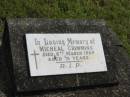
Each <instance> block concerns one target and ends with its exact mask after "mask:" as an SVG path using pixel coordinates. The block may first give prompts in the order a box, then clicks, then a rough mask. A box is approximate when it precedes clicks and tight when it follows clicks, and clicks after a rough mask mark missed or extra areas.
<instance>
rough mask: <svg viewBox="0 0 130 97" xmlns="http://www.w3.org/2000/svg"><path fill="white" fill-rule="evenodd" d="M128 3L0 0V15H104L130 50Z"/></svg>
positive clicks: (116, 0)
mask: <svg viewBox="0 0 130 97" xmlns="http://www.w3.org/2000/svg"><path fill="white" fill-rule="evenodd" d="M129 4H130V1H129V0H1V1H0V17H6V18H10V17H13V18H16V17H41V18H80V19H105V20H106V21H107V23H108V25H109V26H110V27H111V28H112V29H113V30H114V31H115V32H116V33H117V35H118V36H119V38H120V39H121V40H122V42H123V44H124V47H125V48H126V49H127V51H128V53H129V54H130V44H129V39H128V38H129V37H128V34H129V32H130V27H129V25H130V6H129ZM1 31H3V26H2V24H0V32H1Z"/></svg>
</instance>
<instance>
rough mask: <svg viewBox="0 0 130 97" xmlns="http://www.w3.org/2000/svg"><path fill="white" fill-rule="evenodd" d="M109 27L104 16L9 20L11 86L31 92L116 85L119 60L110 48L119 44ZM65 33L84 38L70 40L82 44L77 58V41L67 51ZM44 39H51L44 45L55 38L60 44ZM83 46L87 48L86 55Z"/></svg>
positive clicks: (7, 49) (6, 40)
mask: <svg viewBox="0 0 130 97" xmlns="http://www.w3.org/2000/svg"><path fill="white" fill-rule="evenodd" d="M109 32H110V31H109V29H108V28H107V27H106V25H105V23H104V22H103V21H95V20H93V21H92V20H91V21H90V20H68V19H66V20H51V19H9V20H7V23H6V30H5V33H4V39H3V47H4V50H5V53H6V54H5V58H6V59H5V60H6V64H7V66H8V70H9V73H10V78H11V80H12V87H13V90H14V91H15V93H24V92H26V93H31V92H38V91H44V92H46V91H55V90H66V89H77V88H81V87H85V88H93V87H100V86H112V85H117V84H118V80H117V78H116V76H117V69H116V65H117V63H115V62H114V59H113V58H112V56H113V55H112V54H111V48H112V47H114V45H121V44H120V43H118V42H117V41H115V40H114V39H113V37H111V36H110V35H109V34H110V33H109ZM40 39H41V40H40ZM67 39H68V40H69V39H73V40H74V39H75V40H77V41H79V40H80V42H76V43H79V44H78V45H77V44H76V45H75V44H71V45H70V49H69V50H71V49H72V46H74V47H77V46H78V49H80V50H77V51H81V52H77V53H76V54H78V55H81V56H80V58H79V57H77V58H75V56H76V55H75V53H72V52H73V51H74V49H76V48H74V47H73V49H72V51H71V52H68V53H66V52H67V50H68V49H67V44H64V42H67ZM59 40H60V41H59ZM113 40H114V41H113ZM45 41H46V42H47V41H50V44H47V43H46V45H49V46H50V45H51V46H53V45H55V44H57V45H58V46H59V48H58V47H55V48H52V47H51V48H50V47H47V48H43V47H46V46H45V43H41V42H45ZM52 41H53V42H52ZM73 42H74V43H75V41H73ZM89 42H91V44H89ZM81 43H82V44H81ZM61 45H63V47H60V46H61ZM91 45H93V46H92V47H91ZM39 46H40V47H39ZM86 46H87V47H86ZM80 47H81V48H80ZM93 49H94V50H93ZM40 50H41V52H40V53H39V52H37V51H40ZM46 50H47V51H46ZM51 50H54V51H52V52H53V55H51V54H52V53H45V52H51ZM69 50H68V51H69ZM60 51H61V52H60ZM83 51H84V52H85V51H89V52H85V54H86V55H84V57H83V55H82V53H83ZM56 52H60V54H59V53H56ZM95 52H96V53H95ZM49 54H50V56H51V57H48V56H49ZM56 54H57V55H56ZM73 54H74V55H73ZM67 55H68V56H67ZM37 56H41V57H37ZM46 56H47V57H46ZM52 56H53V57H52ZM59 56H60V57H59ZM72 59H73V60H72ZM75 59H76V60H75ZM94 59H95V60H94ZM81 60H83V62H81ZM86 60H88V61H87V62H86ZM85 62H86V63H85ZM60 63H65V64H60ZM70 63H71V65H70ZM81 63H82V64H81ZM38 66H40V67H38ZM53 66H54V67H53ZM56 66H57V67H56ZM58 66H59V67H58ZM66 66H69V67H66ZM82 66H83V67H82ZM85 66H86V67H85ZM96 66H97V67H96ZM98 66H99V67H98ZM71 67H72V68H71ZM83 68H85V69H83ZM87 68H88V69H87ZM37 69H39V70H37Z"/></svg>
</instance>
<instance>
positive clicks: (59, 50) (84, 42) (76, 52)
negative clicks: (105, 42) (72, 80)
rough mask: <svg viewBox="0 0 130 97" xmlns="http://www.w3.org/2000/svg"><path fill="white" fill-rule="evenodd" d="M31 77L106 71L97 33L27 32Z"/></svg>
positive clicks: (100, 42) (100, 41) (99, 37)
mask: <svg viewBox="0 0 130 97" xmlns="http://www.w3.org/2000/svg"><path fill="white" fill-rule="evenodd" d="M26 42H27V51H28V60H29V68H30V74H31V76H48V75H61V74H76V73H90V72H105V71H107V65H106V60H105V56H104V51H103V46H102V40H101V36H100V34H99V33H91V34H90V33H86V34H76V33H75V34H72V33H69V34H68V33H67V34H26Z"/></svg>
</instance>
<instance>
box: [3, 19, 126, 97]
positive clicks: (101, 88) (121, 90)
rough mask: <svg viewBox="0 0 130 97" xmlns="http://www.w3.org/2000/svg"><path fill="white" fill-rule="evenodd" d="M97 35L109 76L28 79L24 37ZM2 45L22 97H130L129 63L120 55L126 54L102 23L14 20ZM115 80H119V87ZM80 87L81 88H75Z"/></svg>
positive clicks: (8, 23) (105, 74)
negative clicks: (35, 35)
mask: <svg viewBox="0 0 130 97" xmlns="http://www.w3.org/2000/svg"><path fill="white" fill-rule="evenodd" d="M97 32H98V33H101V36H102V40H103V46H104V51H105V57H106V61H107V65H108V70H109V71H108V72H106V73H91V74H73V75H64V76H63V75H62V76H47V77H35V78H31V77H30V76H29V68H28V62H27V52H26V42H25V33H97ZM3 44H4V45H3V46H4V51H5V52H6V54H5V55H6V62H7V64H8V68H9V72H10V76H11V78H12V80H13V87H15V88H14V90H16V91H17V92H19V93H20V92H22V93H20V94H19V96H20V95H21V96H20V97H23V94H24V95H25V96H26V95H31V96H26V97H57V96H59V97H75V96H78V97H86V96H87V97H98V96H99V97H106V95H108V97H127V95H128V90H127V87H128V86H127V85H128V75H127V72H126V71H125V70H126V69H127V63H125V61H122V59H123V60H126V58H124V57H123V56H122V55H121V54H124V53H122V51H123V50H122V47H121V46H122V44H121V43H120V42H119V41H118V39H117V38H116V37H115V35H114V34H113V32H112V31H110V30H109V29H108V28H107V27H106V25H105V23H104V22H103V21H102V22H101V21H88V20H44V19H11V20H8V21H7V25H6V33H5V35H4V41H3ZM125 56H126V55H125ZM119 64H120V65H119ZM116 66H117V67H116ZM116 68H117V69H116ZM117 72H119V73H117ZM116 77H117V78H118V79H119V85H117V83H118V81H117V79H116ZM124 77H125V79H124ZM77 86H78V87H80V88H76V87H77ZM106 86H107V87H106ZM60 89H64V90H60ZM42 90H47V91H42ZM48 90H54V92H49V91H48ZM32 91H41V92H32ZM23 92H24V93H23ZM48 92H49V93H48ZM59 92H60V93H59ZM62 92H63V93H62ZM35 93H37V94H35ZM42 93H46V94H42ZM32 94H33V95H34V96H33V95H32ZM38 95H39V96H38ZM120 95H122V96H120Z"/></svg>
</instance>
